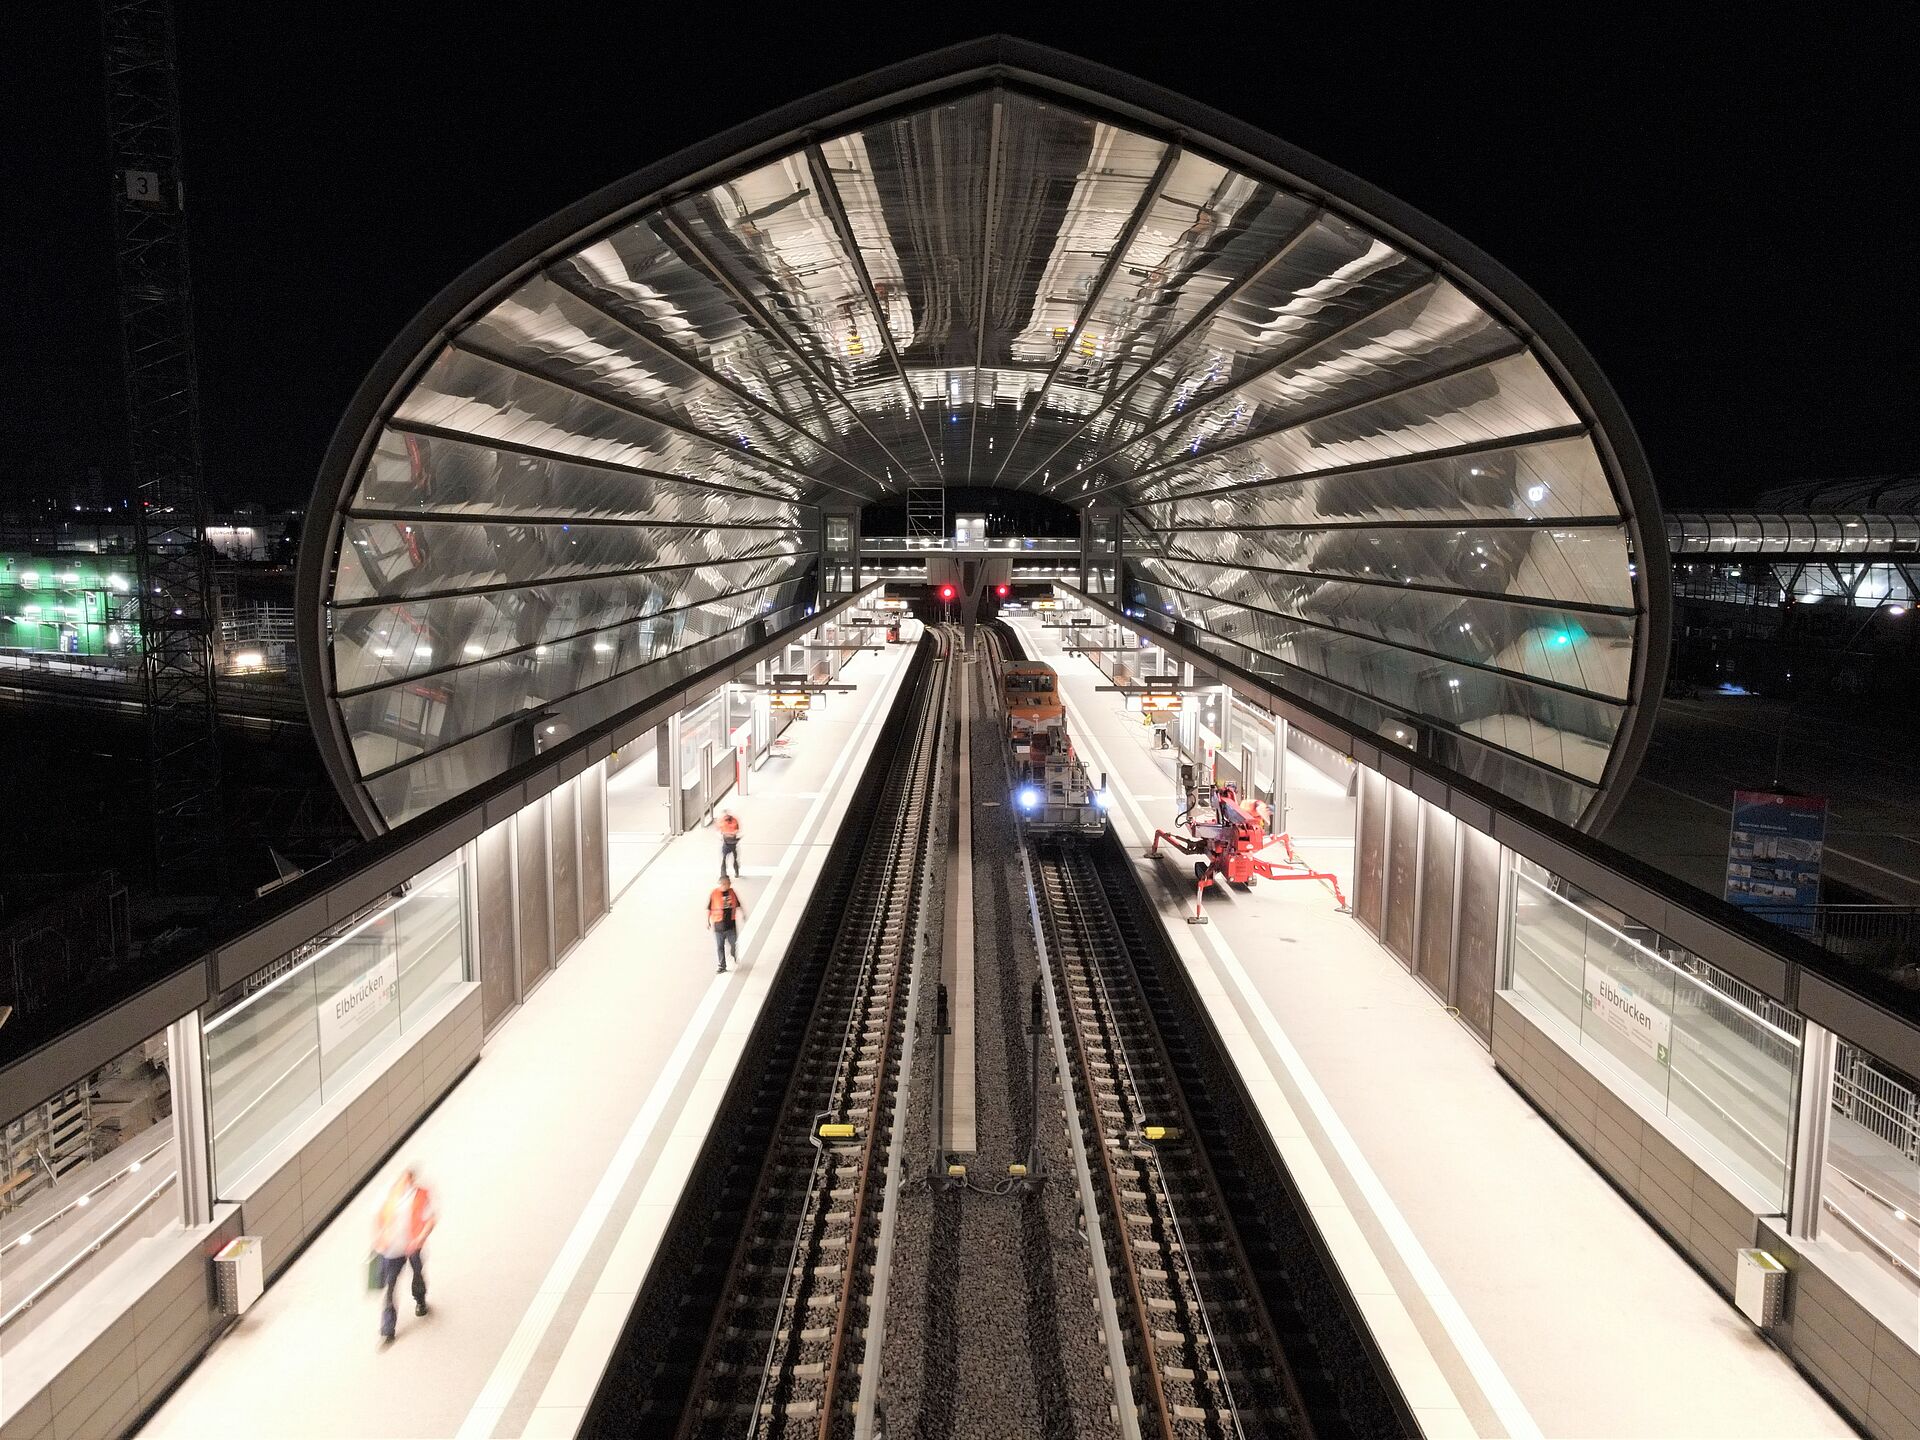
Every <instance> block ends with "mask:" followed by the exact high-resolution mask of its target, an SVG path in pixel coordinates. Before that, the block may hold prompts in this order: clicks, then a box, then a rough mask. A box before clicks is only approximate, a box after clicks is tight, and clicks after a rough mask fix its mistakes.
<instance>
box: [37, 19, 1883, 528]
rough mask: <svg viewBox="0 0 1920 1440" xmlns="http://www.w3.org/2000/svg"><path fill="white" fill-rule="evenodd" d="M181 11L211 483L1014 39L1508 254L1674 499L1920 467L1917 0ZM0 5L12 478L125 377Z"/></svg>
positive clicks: (70, 456) (88, 191) (286, 489)
mask: <svg viewBox="0 0 1920 1440" xmlns="http://www.w3.org/2000/svg"><path fill="white" fill-rule="evenodd" d="M179 8H180V27H181V47H182V56H181V60H182V86H183V95H184V106H185V125H186V137H187V147H188V148H187V178H188V187H189V210H190V212H191V214H192V217H193V222H192V223H193V230H192V245H193V264H194V285H195V292H196V303H197V306H198V312H199V346H200V364H201V373H202V417H203V422H204V429H205V434H206V460H207V474H208V481H209V486H210V489H211V491H212V494H213V496H214V499H215V502H216V503H234V502H238V501H242V500H260V501H263V502H265V503H268V504H300V503H304V501H305V498H306V496H307V493H308V491H309V489H310V487H311V485H312V481H313V476H314V472H315V470H316V468H317V466H318V464H319V460H320V455H321V452H322V450H323V448H324V447H325V444H326V442H327V439H328V437H329V435H330V433H331V431H332V428H333V426H334V423H335V421H336V420H337V419H338V417H339V415H340V412H341V411H342V409H343V408H344V407H345V405H346V402H347V400H348V398H349V396H350V395H351V394H352V392H353V390H354V388H355V387H356V386H357V385H358V383H359V381H360V379H361V378H362V376H363V375H364V374H365V373H366V371H367V369H368V368H369V367H370V366H371V365H372V363H373V361H374V360H375V358H376V357H377V356H378V354H379V353H380V351H381V350H382V349H383V348H384V346H385V345H386V343H387V342H388V341H389V340H390V339H391V338H392V337H393V335H394V334H395V333H396V332H397V331H398V330H399V329H400V327H401V326H402V325H404V324H405V323H406V321H407V320H408V319H409V318H411V316H412V315H413V314H414V312H415V311H416V310H417V309H418V308H419V307H420V306H421V305H422V304H423V303H424V302H425V301H427V300H428V299H429V298H430V297H431V296H432V295H433V294H434V293H435V292H437V291H438V290H439V289H440V288H441V287H442V286H443V285H444V284H446V283H447V282H448V281H449V280H451V279H453V278H454V277H455V276H456V275H457V274H458V273H459V272H460V271H461V270H463V269H464V268H465V267H466V266H467V265H469V264H470V263H472V262H473V261H475V260H478V259H479V258H481V257H482V256H483V255H484V254H485V253H486V252H488V251H489V250H491V249H492V248H493V247H494V246H496V245H498V244H500V243H501V242H503V241H505V240H507V239H509V238H511V237H512V236H514V235H515V234H517V233H518V232H519V231H521V230H523V229H525V228H526V227H527V226H529V225H531V224H533V223H535V222H536V221H538V220H540V219H542V218H544V217H545V216H547V215H548V214H550V213H552V212H553V211H555V210H557V209H559V208H561V207H562V206H563V205H565V204H567V203H568V202H570V201H572V200H575V199H577V198H578V197H580V196H581V195H584V194H585V193H587V192H588V191H590V190H592V189H594V188H596V187H597V186H599V185H602V184H604V183H606V182H608V181H611V180H613V179H616V178H618V177H619V176H621V175H623V174H625V173H627V172H629V171H632V170H636V169H639V168H640V167H641V166H643V165H646V164H648V163H649V162H651V161H654V160H656V159H659V158H662V157H664V156H666V155H668V154H670V153H671V152H673V151H674V150H676V149H678V148H680V147H681V146H683V145H687V144H690V143H693V142H695V141H698V140H701V139H704V138H705V137H707V136H709V135H711V134H713V133H715V132H716V131H718V130H720V129H722V128H724V127H726V126H727V125H730V124H733V123H736V122H738V121H741V120H746V119H750V118H752V117H753V116H755V115H757V114H759V113H761V112H763V111H765V110H767V109H770V108H772V107H773V106H775V105H777V104H779V103H782V102H784V101H787V100H790V99H794V98H797V97H799V96H801V95H804V94H806V93H808V92H810V91H812V90H814V89H818V88H820V87H822V86H825V85H828V84H831V83H834V82H837V81H840V80H843V79H849V78H852V77H854V76H857V75H859V74H862V73H864V72H865V71H867V70H870V69H873V68H875V67H877V66H879V65H882V64H885V63H887V62H890V61H893V60H897V59H902V58H906V57H908V56H910V55H913V54H916V53H918V52H920V51H923V50H926V49H930V48H933V47H934V46H936V45H940V44H946V43H951V42H954V41H958V40H963V39H968V38H972V37H973V36H975V35H978V34H981V33H985V32H987V31H990V30H992V29H995V28H1000V29H1005V30H1008V31H1010V32H1012V33H1017V34H1020V35H1022V36H1023V37H1025V38H1028V39H1032V40H1037V41H1040V42H1043V43H1047V44H1053V45H1057V46H1060V47H1062V48H1065V49H1069V50H1074V51H1077V52H1079V53H1081V54H1084V55H1086V56H1087V57H1089V58H1091V59H1095V60H1099V61H1102V62H1105V63H1107V64H1110V65H1113V66H1116V67H1118V68H1120V69H1123V70H1128V71H1132V72H1134V73H1135V74H1138V75H1140V76H1142V77H1144V78H1146V79H1148V80H1152V81H1155V82H1157V83H1159V84H1162V85H1165V86H1167V87H1169V88H1171V89H1174V90H1177V91H1181V92H1183V93H1185V94H1187V95H1190V96H1191V97H1193V98H1194V99H1196V100H1199V101H1201V102H1204V103H1207V104H1211V105H1213V106H1215V107H1217V108H1219V109H1221V110H1224V111H1227V112H1228V113H1230V114H1233V115H1236V116H1238V117H1240V118H1242V119H1244V120H1246V121H1248V122H1250V123H1253V124H1255V125H1259V126H1261V127H1263V128H1265V129H1268V130H1271V131H1272V132H1273V133H1274V134H1276V135H1278V136H1280V137H1281V138H1283V139H1285V140H1288V141H1290V142H1292V143H1294V144H1296V145H1298V146H1300V147H1302V148H1304V149H1307V150H1310V151H1313V152H1315V153H1317V154H1319V155H1321V156H1322V157H1324V158H1325V159H1327V160H1329V161H1331V162H1333V163H1334V164H1336V165H1339V166H1342V167H1343V168H1345V169H1347V170H1349V171H1351V172H1352V173H1354V174H1356V175H1359V176H1361V177H1362V178H1364V179H1367V180H1370V181H1372V182H1373V183H1375V184H1377V185H1379V186H1381V187H1383V188H1384V189H1386V190H1388V191H1390V192H1392V193H1394V194H1396V195H1398V196H1400V197H1401V198H1402V199H1404V200H1407V201H1409V202H1411V203H1412V204H1414V205H1417V206H1419V207H1420V208H1422V209H1424V210H1426V211H1427V212H1428V213H1429V214H1431V215H1433V216H1434V217H1435V218H1437V219H1438V220H1440V221H1442V222H1443V223H1445V224H1447V225H1449V226H1451V227H1452V228H1454V229H1455V230H1457V231H1458V232H1459V233H1460V234H1462V235H1464V236H1465V237H1466V238H1468V239H1469V240H1471V241H1473V242H1475V243H1476V244H1478V245H1479V246H1480V247H1481V248H1483V249H1484V250H1486V251H1488V252H1489V253H1490V254H1492V255H1493V256H1494V257H1495V258H1497V259H1499V260H1501V261H1503V262H1504V263H1505V264H1506V265H1507V266H1509V267H1510V268H1511V269H1512V270H1514V271H1515V272H1516V273H1517V274H1519V275H1520V276H1521V278H1522V279H1524V280H1526V281H1527V282H1528V283H1529V284H1531V285H1532V286H1533V287H1534V288H1535V289H1536V290H1537V291H1538V292H1539V293H1540V294H1541V295H1542V296H1544V297H1545V299H1546V300H1547V302H1548V303H1549V304H1550V305H1552V306H1553V307H1554V308H1555V309H1557V310H1558V311H1559V312H1560V314H1561V315H1562V316H1563V317H1564V318H1565V319H1566V320H1567V321H1568V322H1569V324H1571V326H1572V327H1573V329H1574V331H1575V332H1576V333H1577V334H1578V335H1579V336H1580V337H1581V338H1582V339H1583V340H1584V341H1585V343H1586V345H1587V346H1588V348H1589V349H1590V350H1592V351H1593V353H1594V355H1595V356H1596V357H1597V358H1598V360H1599V362H1600V365H1601V367H1602V368H1603V369H1604V370H1605V371H1606V372H1607V374H1608V375H1609V376H1610V377H1611V379H1612V380H1613V383H1614V385H1615V386H1616V388H1617V389H1618V390H1619V391H1620V393H1621V396H1622V398H1623V400H1624V401H1625V404H1626V408H1627V411H1628V413H1629V414H1630V415H1631V416H1632V417H1633V419H1634V421H1635V423H1636V425H1637V426H1638V428H1639V431H1640V434H1641V438H1642V441H1643V443H1644V444H1645V446H1646V449H1647V452H1648V454H1649V457H1650V459H1651V461H1652V464H1653V468H1654V473H1655V476H1656V479H1657V481H1658V483H1659V487H1660V490H1661V493H1662V495H1663V497H1665V499H1666V501H1667V503H1668V504H1669V505H1670V506H1673V507H1676V508H1683V507H1691V506H1700V505H1707V504H1713V503H1726V504H1732V505H1738V504H1741V503H1742V502H1743V501H1750V500H1751V498H1752V497H1753V496H1754V495H1756V494H1757V493H1758V492H1759V491H1760V490H1762V489H1765V488H1766V487H1768V486H1770V485H1773V484H1777V483H1781V482H1784V481H1789V480H1794V479H1801V478H1812V477H1817V476H1835V475H1849V474H1867V473H1879V472H1887V471H1900V470H1905V471H1915V470H1920V459H1917V458H1916V450H1917V449H1920V446H1917V445H1916V433H1917V431H1920V427H1917V426H1916V423H1915V422H1916V418H1917V415H1920V402H1916V395H1917V394H1920V383H1917V382H1920V366H1916V363H1915V360H1914V347H1915V337H1916V335H1920V278H1917V276H1920V267H1917V266H1916V260H1920V240H1917V239H1916V236H1920V231H1917V230H1916V229H1915V228H1914V226H1913V221H1912V217H1911V215H1909V214H1907V213H1905V210H1906V208H1907V207H1909V206H1911V205H1912V204H1913V201H1914V194H1913V191H1914V187H1915V185H1916V183H1920V181H1917V180H1916V177H1920V109H1917V108H1916V104H1915V101H1914V98H1913V96H1914V89H1915V87H1914V85H1913V83H1912V75H1911V66H1912V62H1913V58H1914V56H1915V55H1920V23H1916V21H1915V20H1914V19H1913V18H1912V17H1913V15H1914V14H1915V11H1914V8H1913V7H1899V9H1898V10H1896V8H1895V7H1893V6H1886V7H1882V8H1880V9H1878V10H1877V11H1869V10H1866V9H1865V8H1864V7H1843V8H1834V9H1830V10H1826V11H1822V12H1819V13H1822V14H1827V15H1830V16H1831V17H1832V18H1831V19H1829V20H1828V21H1827V22H1826V24H1825V25H1824V26H1822V27H1814V26H1812V25H1809V26H1807V27H1806V28H1802V29H1784V28H1767V27H1765V26H1763V25H1762V24H1761V23H1760V19H1759V17H1760V16H1762V15H1763V14H1766V13H1770V12H1768V11H1766V10H1763V9H1756V10H1753V11H1750V12H1744V13H1743V12H1741V11H1738V10H1729V9H1724V8H1716V11H1715V14H1717V15H1718V16H1719V17H1722V18H1723V19H1725V20H1728V21H1733V22H1734V23H1736V24H1737V27H1738V28H1737V31H1729V30H1727V29H1725V28H1723V27H1716V26H1713V25H1711V24H1709V23H1708V18H1709V17H1707V16H1706V15H1705V13H1704V11H1703V15H1702V18H1701V19H1700V20H1699V21H1697V22H1690V23H1689V24H1688V25H1686V26H1684V27H1682V26H1673V25H1661V26H1649V25H1632V24H1628V23H1626V22H1624V21H1622V20H1620V19H1619V18H1617V17H1614V16H1610V15H1602V16H1601V17H1600V18H1598V19H1596V20H1595V21H1594V22H1593V24H1592V25H1591V26H1589V27H1587V28H1585V29H1584V30H1574V29H1570V28H1568V27H1567V25H1566V22H1565V21H1564V20H1560V19H1556V20H1555V21H1554V22H1553V28H1551V29H1549V28H1545V27H1544V25H1543V23H1542V22H1541V21H1540V20H1539V19H1538V18H1537V16H1538V15H1540V14H1543V13H1545V12H1547V11H1548V10H1550V9H1551V8H1553V7H1545V6H1540V7H1534V9H1533V10H1532V11H1530V12H1521V11H1515V12H1510V13H1509V12H1495V11H1490V10H1489V11H1481V10H1478V9H1474V10H1473V12H1472V13H1473V15H1474V16H1475V17H1478V18H1473V19H1470V20H1469V19H1463V18H1462V16H1463V14H1464V12H1466V10H1467V9H1468V7H1459V6H1445V7H1441V6H1430V7H1423V8H1421V9H1418V10H1406V11H1400V10H1396V9H1394V8H1392V7H1386V6H1367V7H1342V8H1345V9H1347V10H1348V11H1349V13H1350V14H1351V15H1352V17H1353V18H1351V19H1347V20H1340V19H1331V18H1327V15H1326V12H1327V11H1328V10H1329V9H1330V8H1331V7H1326V6H1311V7H1309V6H1259V7H1247V8H1246V10H1245V11H1244V14H1245V15H1248V16H1251V15H1260V16H1273V17H1278V18H1273V19H1262V20H1259V21H1255V20H1251V19H1245V18H1241V19H1235V18H1233V17H1235V16H1236V15H1237V14H1241V13H1243V12H1239V11H1236V10H1235V9H1234V7H1221V6H1211V7H1209V6H1202V5H1178V6H1168V7H1157V8H1156V9H1155V10H1154V11H1153V12H1151V13H1152V14H1154V15H1155V16H1158V17H1161V18H1158V19H1156V20H1155V21H1154V22H1153V23H1151V24H1146V23H1137V22H1135V21H1134V20H1132V19H1131V18H1130V17H1132V16H1134V15H1145V14H1146V13H1148V12H1146V11H1144V10H1138V11H1136V10H1134V9H1130V8H1128V7H1119V6H1115V7H1099V6H1088V5H1076V6H1072V7H1059V8H1058V9H1057V10H1044V11H1043V10H1041V9H1040V8H1039V7H1007V8H1005V9H997V8H996V7H993V6H971V7H961V6H941V7H934V6H924V7H920V8H921V9H923V10H924V11H925V16H926V18H924V19H910V18H908V17H909V16H911V15H912V14H913V11H912V10H911V9H910V8H909V7H907V6H904V5H896V6H892V7H885V8H876V9H874V10H871V11H863V10H860V9H857V8H855V7H848V6H831V7H805V8H800V7H793V8H787V7H782V8H781V9H780V10H779V11H777V12H775V13H777V14H779V15H781V16H782V17H783V18H784V20H785V23H784V24H783V26H782V27H781V28H780V29H778V30H773V31H769V30H766V29H764V28H760V27H759V26H756V24H754V23H753V21H752V20H751V19H750V16H751V15H752V14H753V13H755V12H752V11H749V10H747V9H745V8H740V9H733V8H731V7H727V6H724V5H706V6H686V5H677V6H671V7H669V6H665V5H661V4H656V3H649V4H643V5H626V6H612V5H608V6H547V5H533V4H523V5H519V6H511V7H508V6H494V7H489V6H486V5H468V6H463V7H458V9H457V10H456V9H455V8H454V7H443V6H407V5H404V4H396V3H391V0H389V3H386V4H381V5H354V4H328V5H321V6H311V7H297V8H296V7H292V6H283V5H276V4H266V5H261V4H257V3H254V4H244V5H240V4H236V5H231V6H229V5H219V4H201V3H193V0H179ZM669 8H671V9H673V10H675V11H679V12H689V13H690V14H691V15H692V16H694V17H697V18H690V19H687V20H683V21H678V22H670V23H665V24H663V23H662V22H660V20H659V18H658V17H659V15H660V14H661V12H662V11H663V10H666V9H669ZM1598 8H1599V7H1596V9H1598ZM9 11H10V14H9V22H8V29H9V31H10V32H11V33H10V35H9V38H8V40H7V41H6V42H5V43H4V44H0V52H4V54H0V67H4V68H0V107H4V108H3V109H0V136H4V139H3V140H0V146H3V147H4V149H0V154H4V157H5V164H4V167H3V168H0V181H4V185H5V194H6V199H5V201H4V203H0V275H3V276H5V277H6V282H5V283H6V304H5V312H4V313H5V321H4V323H0V488H4V489H6V490H9V491H13V492H17V493H24V492H25V491H26V490H29V489H34V488H39V487H40V486H41V484H42V483H43V482H45V481H47V480H54V481H60V480H63V479H66V478H70V477H71V476H72V475H73V474H74V473H75V472H77V471H84V469H85V468H86V467H87V466H89V465H95V464H98V465H101V466H103V467H104V468H106V469H107V471H108V473H109V475H110V476H116V475H117V474H118V472H119V470H120V468H121V465H120V458H119V454H118V448H119V445H120V443H121V440H120V436H119V431H118V419H117V416H118V409H119V405H120V388H119V387H120V382H119V376H118V363H119V360H118V349H117V346H118V342H117V338H116V333H115V329H114V319H113V316H114V311H113V293H112V286H111V267H112V251H111V217H110V213H109V210H108V208H107V194H108V189H107V186H108V178H107V161H106V142H105V135H104V120H103V104H104V102H103V100H102V90H101V85H102V82H101V79H100V75H99V66H98V58H97V53H96V52H97V47H98V28H97V26H98V22H97V19H96V16H95V11H94V7H93V5H91V4H89V3H87V0H44V3H43V0H26V3H25V4H23V5H21V6H18V7H14V6H10V7H9ZM23 12H24V13H23ZM455 13H457V14H458V15H459V16H460V17H461V18H460V19H459V20H458V21H457V22H455V23H454V24H452V25H451V26H448V25H443V24H441V23H437V22H438V17H440V16H442V15H445V14H455ZM1805 13H1806V14H1808V15H1811V14H1813V13H1815V12H1814V11H1812V10H1809V11H1807V12H1805ZM1035 14H1046V15H1049V16H1051V15H1056V14H1057V15H1058V16H1060V17H1062V18H1060V19H1059V20H1053V19H1047V20H1044V21H1042V20H1037V19H1035V18H1034V15H1035ZM1527 14H1532V15H1534V16H1535V17H1536V18H1535V19H1532V20H1528V19H1524V18H1519V17H1522V16H1524V15H1527ZM1843 15H1844V16H1845V18H1846V21H1847V25H1846V27H1845V28H1842V27H1841V17H1842V16H1843ZM1736 17H1738V18H1736ZM1863 17H1864V18H1863ZM1187 25H1191V26H1192V27H1193V32H1194V33H1184V32H1183V27H1185V26H1187Z"/></svg>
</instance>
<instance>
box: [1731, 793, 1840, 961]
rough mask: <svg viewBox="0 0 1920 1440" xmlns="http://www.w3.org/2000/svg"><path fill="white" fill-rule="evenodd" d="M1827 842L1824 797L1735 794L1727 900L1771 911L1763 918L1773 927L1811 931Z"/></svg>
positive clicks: (1818, 898)
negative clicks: (1779, 926)
mask: <svg viewBox="0 0 1920 1440" xmlns="http://www.w3.org/2000/svg"><path fill="white" fill-rule="evenodd" d="M1826 840H1827V801H1826V797H1825V796H1823V795H1780V794H1776V793H1775V792H1773V791H1771V790H1736V791H1734V793H1733V833H1732V837H1731V838H1730V839H1729V841H1728V843H1727V890H1726V897H1727V899H1728V900H1730V901H1732V902H1733V903H1734V904H1735V905H1738V906H1740V907H1741V908H1743V909H1747V910H1755V911H1764V912H1772V913H1769V914H1768V915H1767V917H1766V918H1768V919H1769V920H1772V921H1773V922H1774V923H1775V924H1778V925H1784V926H1787V927H1788V928H1789V929H1796V930H1811V929H1812V928H1813V927H1814V924H1815V917H1814V914H1813V907H1814V906H1816V905H1818V904H1819V903H1820V857H1821V853H1822V851H1823V850H1824V849H1825V848H1826Z"/></svg>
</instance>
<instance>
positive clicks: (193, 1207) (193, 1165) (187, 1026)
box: [167, 1010, 213, 1230]
mask: <svg viewBox="0 0 1920 1440" xmlns="http://www.w3.org/2000/svg"><path fill="white" fill-rule="evenodd" d="M167 1085H168V1088H169V1089H170V1090H171V1091H172V1094H173V1143H174V1149H175V1152H176V1154H177V1155H178V1158H179V1163H180V1223H181V1224H182V1225H185V1226H186V1227H187V1228H188V1229H189V1230H191V1229H193V1228H194V1227H196V1226H199V1225H211V1224H212V1223H213V1145H212V1136H213V1122H212V1119H211V1117H210V1115H209V1113H208V1110H207V1062H206V1047H205V1043H204V1040H203V1037H202V1035H201V1030H200V1012H199V1011H198V1010H196V1011H194V1012H193V1013H192V1014H191V1015H183V1016H181V1017H180V1018H179V1019H178V1020H176V1021H174V1022H173V1024H171V1025H169V1026H168V1027H167Z"/></svg>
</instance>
